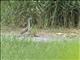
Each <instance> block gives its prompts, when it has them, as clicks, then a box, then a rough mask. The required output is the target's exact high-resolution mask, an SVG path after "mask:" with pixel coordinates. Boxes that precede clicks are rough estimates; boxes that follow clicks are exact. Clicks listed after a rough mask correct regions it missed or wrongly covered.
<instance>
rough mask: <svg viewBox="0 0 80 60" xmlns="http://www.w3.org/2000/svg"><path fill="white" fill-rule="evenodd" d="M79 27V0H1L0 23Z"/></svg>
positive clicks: (40, 26)
mask: <svg viewBox="0 0 80 60" xmlns="http://www.w3.org/2000/svg"><path fill="white" fill-rule="evenodd" d="M29 16H32V18H33V20H32V21H31V24H32V26H37V27H39V28H44V27H80V1H64V0H61V1H59V0H57V1H49V0H48V1H33V0H31V1H1V23H2V24H3V25H13V26H25V25H27V19H28V18H29Z"/></svg>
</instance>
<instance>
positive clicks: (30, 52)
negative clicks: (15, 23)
mask: <svg viewBox="0 0 80 60" xmlns="http://www.w3.org/2000/svg"><path fill="white" fill-rule="evenodd" d="M79 47H80V44H79V41H78V39H76V40H75V39H70V41H69V40H68V41H54V42H33V41H27V40H18V39H17V38H15V37H5V36H2V39H1V60H79Z"/></svg>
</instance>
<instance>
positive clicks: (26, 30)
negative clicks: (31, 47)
mask: <svg viewBox="0 0 80 60" xmlns="http://www.w3.org/2000/svg"><path fill="white" fill-rule="evenodd" d="M26 32H28V28H27V27H26V28H24V29H22V31H21V32H20V34H21V35H22V34H24V33H26Z"/></svg>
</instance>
